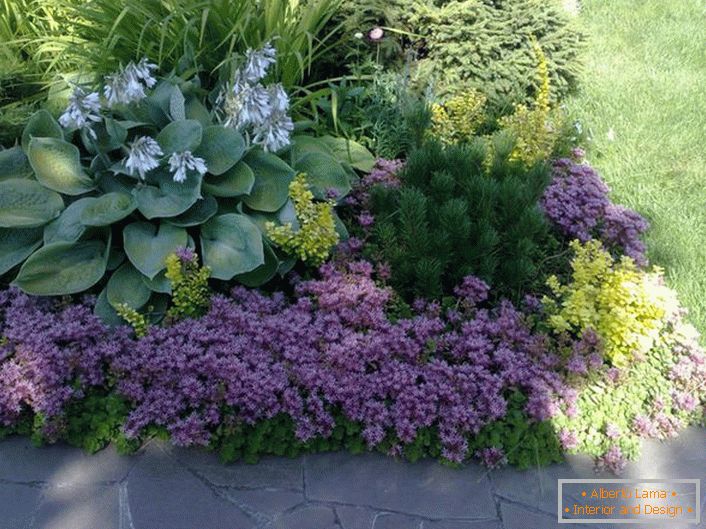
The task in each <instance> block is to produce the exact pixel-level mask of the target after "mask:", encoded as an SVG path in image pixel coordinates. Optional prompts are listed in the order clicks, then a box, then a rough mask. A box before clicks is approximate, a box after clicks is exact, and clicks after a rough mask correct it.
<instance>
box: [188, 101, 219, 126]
mask: <svg viewBox="0 0 706 529" xmlns="http://www.w3.org/2000/svg"><path fill="white" fill-rule="evenodd" d="M186 119H195V120H196V121H198V122H199V123H201V126H202V127H204V128H206V127H210V126H211V125H213V119H211V114H210V113H209V111H208V109H207V108H206V107H205V106H204V105H203V103H201V101H199V98H198V97H193V96H192V97H189V98H187V99H186Z"/></svg>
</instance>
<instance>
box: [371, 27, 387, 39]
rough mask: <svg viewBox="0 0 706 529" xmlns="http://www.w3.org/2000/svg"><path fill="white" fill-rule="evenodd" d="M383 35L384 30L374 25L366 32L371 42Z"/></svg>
mask: <svg viewBox="0 0 706 529" xmlns="http://www.w3.org/2000/svg"><path fill="white" fill-rule="evenodd" d="M384 36H385V32H384V31H383V29H382V28H381V27H377V26H376V27H374V28H373V29H371V30H370V31H369V32H368V38H369V39H370V40H371V41H373V42H379V41H381V40H382V38H383V37H384Z"/></svg>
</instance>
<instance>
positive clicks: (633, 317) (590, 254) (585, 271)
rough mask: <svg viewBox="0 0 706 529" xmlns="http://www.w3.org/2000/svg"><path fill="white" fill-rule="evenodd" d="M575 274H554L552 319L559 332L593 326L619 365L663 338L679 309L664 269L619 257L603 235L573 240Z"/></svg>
mask: <svg viewBox="0 0 706 529" xmlns="http://www.w3.org/2000/svg"><path fill="white" fill-rule="evenodd" d="M571 248H572V249H573V251H574V253H575V256H574V258H573V260H572V262H571V268H572V273H571V280H570V281H569V282H568V283H566V284H562V283H561V282H560V281H559V279H558V278H557V277H555V276H552V277H550V278H549V280H548V282H547V284H548V285H549V287H550V289H551V291H552V296H546V297H545V299H544V303H545V307H546V310H547V314H548V316H549V318H548V323H549V326H550V327H551V328H552V330H553V331H555V332H557V333H561V332H569V333H572V334H575V335H577V336H580V335H581V334H583V333H584V332H585V331H586V330H589V329H592V330H593V331H595V332H596V333H597V334H598V335H599V336H600V337H601V339H602V341H603V346H604V354H605V356H606V358H607V359H608V360H609V361H610V362H611V363H612V364H613V365H615V366H625V365H629V364H630V361H631V360H632V359H633V357H634V356H636V355H639V356H640V357H642V356H644V355H645V354H646V353H647V351H649V350H650V349H651V348H652V347H653V346H654V345H655V343H656V342H657V340H658V339H659V336H660V332H661V331H662V329H663V328H664V326H665V325H666V323H667V320H668V319H669V318H670V317H672V316H673V315H674V314H676V313H677V312H678V302H677V300H676V296H675V295H674V292H673V291H671V290H670V289H669V288H667V287H666V286H665V285H664V281H663V278H662V273H661V270H659V269H657V268H655V269H654V270H653V271H652V272H647V271H643V270H640V269H639V268H638V267H637V266H636V265H635V262H634V261H633V260H632V259H630V258H629V257H622V258H621V259H620V260H619V261H615V260H614V259H613V257H612V256H611V255H610V253H608V252H607V251H606V250H605V249H604V248H603V246H602V244H601V243H600V242H599V241H595V240H591V241H589V242H587V243H586V244H584V245H582V244H581V243H579V242H578V241H574V242H572V243H571Z"/></svg>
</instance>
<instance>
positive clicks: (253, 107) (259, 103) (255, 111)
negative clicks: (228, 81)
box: [223, 80, 272, 129]
mask: <svg viewBox="0 0 706 529" xmlns="http://www.w3.org/2000/svg"><path fill="white" fill-rule="evenodd" d="M223 112H224V114H225V122H224V125H225V126H226V127H234V128H238V129H239V128H241V127H244V126H246V125H256V124H258V123H262V122H263V121H265V120H266V119H267V117H268V116H269V115H270V114H271V113H272V104H271V102H270V93H269V92H268V91H267V89H266V88H265V87H264V86H262V85H261V84H260V83H257V84H255V85H249V84H247V83H245V82H242V81H241V80H236V82H235V83H234V84H233V86H232V88H231V89H230V90H229V91H228V92H227V93H226V96H225V99H224V105H223Z"/></svg>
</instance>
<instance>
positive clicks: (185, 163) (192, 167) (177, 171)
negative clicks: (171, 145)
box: [169, 151, 208, 183]
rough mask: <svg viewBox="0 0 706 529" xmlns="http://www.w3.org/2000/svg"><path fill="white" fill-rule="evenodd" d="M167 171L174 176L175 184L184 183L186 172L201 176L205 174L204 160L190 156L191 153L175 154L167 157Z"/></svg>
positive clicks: (206, 169) (206, 168)
mask: <svg viewBox="0 0 706 529" xmlns="http://www.w3.org/2000/svg"><path fill="white" fill-rule="evenodd" d="M169 170H170V171H171V172H172V173H173V174H174V181H175V182H179V183H181V182H184V181H186V176H187V171H196V172H197V173H199V174H200V175H201V176H203V175H205V174H206V171H208V167H206V160H204V159H203V158H198V157H196V156H194V155H193V154H191V151H184V152H175V153H174V154H172V155H171V156H170V157H169Z"/></svg>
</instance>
